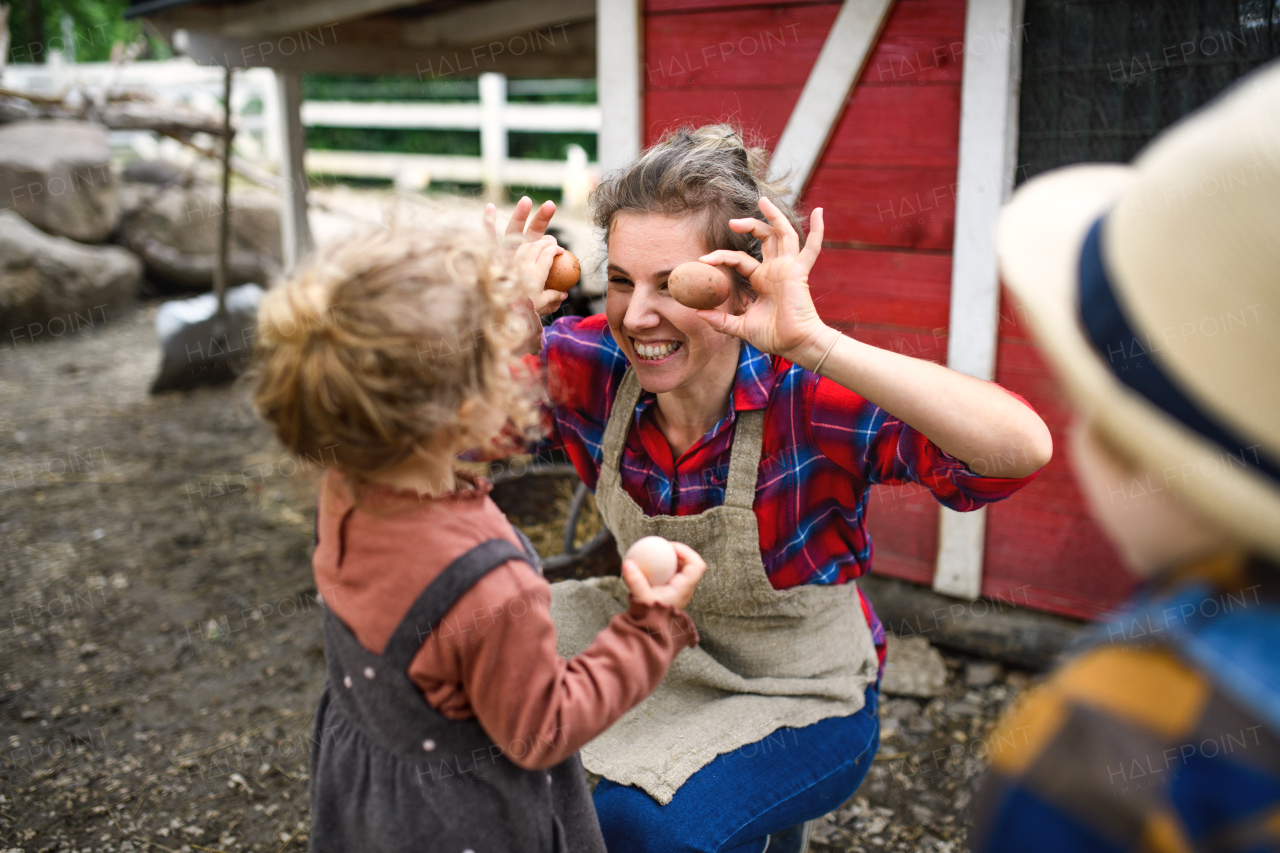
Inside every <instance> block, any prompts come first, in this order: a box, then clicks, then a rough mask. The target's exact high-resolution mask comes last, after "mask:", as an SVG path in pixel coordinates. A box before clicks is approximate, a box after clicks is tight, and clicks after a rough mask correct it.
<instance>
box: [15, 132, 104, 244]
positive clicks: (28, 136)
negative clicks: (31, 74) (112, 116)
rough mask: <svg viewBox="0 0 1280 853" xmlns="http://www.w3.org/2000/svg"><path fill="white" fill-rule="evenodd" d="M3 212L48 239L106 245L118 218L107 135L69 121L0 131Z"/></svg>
mask: <svg viewBox="0 0 1280 853" xmlns="http://www.w3.org/2000/svg"><path fill="white" fill-rule="evenodd" d="M0 208H9V209H11V210H16V211H17V212H18V213H20V214H22V216H23V217H24V218H25V219H26V220H27V221H28V222H31V223H32V224H34V225H36V226H37V227H39V228H41V229H43V230H45V231H47V232H49V233H50V234H56V235H59V236H62V237H70V238H71V239H73V240H78V241H80V242H81V243H100V242H102V241H103V240H106V239H107V237H109V236H110V235H111V232H112V231H114V230H115V227H116V221H117V218H118V217H117V210H116V193H115V179H114V177H113V176H112V174H111V148H110V146H109V145H108V144H107V129H106V128H105V127H103V126H102V125H100V124H92V123H90V122H84V121H72V120H69V119H34V120H31V121H15V122H12V123H10V124H6V125H4V126H3V127H0Z"/></svg>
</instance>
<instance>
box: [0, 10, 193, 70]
mask: <svg viewBox="0 0 1280 853" xmlns="http://www.w3.org/2000/svg"><path fill="white" fill-rule="evenodd" d="M128 7H129V3H128V0H25V2H24V0H15V2H10V4H9V34H10V38H9V61H10V62H45V61H46V58H47V57H48V55H49V54H50V53H59V52H61V51H63V50H64V49H65V48H66V47H67V46H68V41H69V42H70V45H69V46H70V47H71V48H72V49H73V50H74V52H75V60H76V61H77V62H105V61H106V60H108V59H110V58H111V46H112V45H113V44H115V43H116V42H123V43H125V44H130V43H132V42H133V41H135V40H136V39H137V38H138V36H140V35H142V32H143V30H142V23H141V22H140V21H126V20H125V19H124V12H125V10H126V9H127V8H128ZM63 18H70V19H71V26H72V30H71V36H70V39H66V38H64V36H63V29H62V21H63ZM148 41H149V49H148V51H147V53H146V54H144V56H146V58H150V59H163V58H166V57H168V56H171V55H172V52H171V51H170V50H169V49H168V47H167V45H165V44H164V43H163V42H161V41H159V40H157V39H153V38H148Z"/></svg>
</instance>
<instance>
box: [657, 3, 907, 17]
mask: <svg viewBox="0 0 1280 853" xmlns="http://www.w3.org/2000/svg"><path fill="white" fill-rule="evenodd" d="M831 2H832V3H834V4H835V5H837V6H838V5H840V4H839V0H831ZM911 2H914V0H911ZM812 3H813V0H645V4H644V14H645V17H646V18H647V17H649V16H651V15H660V14H671V13H674V14H677V15H679V14H684V13H688V12H703V11H711V10H714V11H717V12H719V13H720V14H723V15H730V14H733V13H735V12H737V11H740V10H743V9H747V8H755V7H759V6H798V5H802V4H803V5H812Z"/></svg>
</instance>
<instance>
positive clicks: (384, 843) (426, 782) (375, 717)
mask: <svg viewBox="0 0 1280 853" xmlns="http://www.w3.org/2000/svg"><path fill="white" fill-rule="evenodd" d="M517 532H518V531H517ZM521 539H522V540H523V541H524V542H525V551H524V552H522V551H521V550H520V549H519V548H517V547H516V546H515V545H513V544H512V543H510V542H508V541H506V540H502V539H492V540H490V541H488V542H484V543H482V544H480V545H477V546H476V547H475V548H473V549H472V550H470V551H468V552H467V553H465V554H463V555H462V556H461V557H459V558H458V559H456V560H454V561H453V562H452V563H450V564H449V565H448V566H447V567H446V568H445V570H444V571H443V572H442V573H441V574H440V575H439V577H437V578H436V579H435V580H434V581H432V583H431V584H430V585H429V586H428V587H427V588H426V589H425V590H423V592H422V594H421V595H420V596H418V599H417V600H416V601H415V602H414V603H413V606H412V607H410V608H409V612H408V614H407V615H406V616H405V618H404V619H403V621H401V623H400V624H399V626H397V627H396V629H395V631H394V632H393V633H392V635H391V639H390V640H389V641H388V642H387V645H386V648H385V649H383V652H382V654H380V655H376V654H373V653H372V652H370V651H369V650H367V649H366V648H364V647H363V646H361V645H360V643H359V641H357V640H356V638H355V635H354V634H352V633H351V631H350V629H348V628H347V626H346V625H345V624H343V622H342V621H341V620H340V619H338V617H337V616H335V615H334V614H333V612H332V611H331V610H330V609H329V608H327V607H326V608H325V609H324V646H325V658H326V662H327V669H328V672H327V675H326V679H325V687H324V692H323V694H322V695H321V697H320V707H319V709H318V710H317V711H316V720H315V732H314V742H313V744H312V751H311V850H312V853H354V851H360V853H426V851H432V853H434V851H441V853H465V851H471V853H511V851H517V850H518V851H542V853H567V851H574V853H579V851H589V852H590V853H604V849H605V847H604V839H603V838H602V836H601V834H600V825H599V822H598V820H597V819H596V812H595V807H594V806H593V805H592V803H591V793H590V791H589V789H588V788H587V783H586V778H585V776H584V774H583V771H582V762H581V760H580V759H579V757H578V755H577V754H574V755H573V756H572V757H570V758H568V759H566V760H565V761H563V762H561V763H560V764H557V765H556V766H555V767H553V768H551V769H550V770H523V769H521V768H520V767H518V766H517V765H515V764H514V763H512V762H511V761H510V760H509V759H508V758H507V757H506V756H505V755H504V754H503V751H502V749H501V748H500V747H499V746H498V745H496V744H494V742H493V741H492V740H491V739H490V738H489V736H488V735H487V734H485V732H484V729H482V728H481V727H480V724H479V722H477V721H476V720H475V719H470V720H450V719H448V718H446V717H444V716H443V715H441V714H440V713H439V712H438V711H436V710H435V709H434V708H432V707H431V706H430V705H428V704H427V701H426V699H424V698H423V696H422V693H421V692H420V691H419V690H418V688H417V686H416V685H414V683H413V682H412V681H411V680H410V678H409V675H408V670H409V663H410V662H411V661H412V660H413V657H414V655H416V654H417V652H418V649H419V648H421V646H422V643H423V641H424V640H425V639H426V638H427V637H428V636H429V635H430V633H431V631H432V630H434V629H435V627H436V625H437V624H438V623H439V622H440V620H441V619H442V618H443V617H444V615H445V614H446V613H447V612H448V610H449V608H450V607H452V606H453V604H454V602H455V601H457V600H458V598H459V597H460V596H461V595H462V594H463V593H465V592H466V591H467V590H468V589H470V588H471V587H472V586H473V585H474V584H475V583H476V582H477V581H478V580H480V578H482V577H484V575H486V574H487V573H488V572H490V571H492V570H493V569H495V568H497V567H498V566H500V565H502V564H503V563H504V562H506V561H507V560H512V559H519V560H525V561H527V562H529V563H530V564H531V565H533V566H534V567H535V569H538V570H539V571H540V566H541V563H540V561H539V560H538V555H537V553H536V552H535V551H533V548H532V546H531V545H529V544H528V540H527V539H524V537H523V535H522V536H521Z"/></svg>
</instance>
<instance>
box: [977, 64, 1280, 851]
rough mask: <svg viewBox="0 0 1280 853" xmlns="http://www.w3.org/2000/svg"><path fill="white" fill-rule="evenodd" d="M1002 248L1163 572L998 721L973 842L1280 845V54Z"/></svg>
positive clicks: (1120, 526)
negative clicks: (1278, 58) (1129, 162)
mask: <svg viewBox="0 0 1280 853" xmlns="http://www.w3.org/2000/svg"><path fill="white" fill-rule="evenodd" d="M996 242H997V250H998V253H999V256H1000V265H1001V273H1002V277H1003V280H1004V281H1005V283H1006V284H1007V286H1008V287H1009V288H1010V290H1012V291H1013V293H1014V295H1015V296H1016V297H1017V299H1018V300H1020V301H1021V303H1022V304H1023V305H1024V306H1025V308H1026V311H1027V315H1028V317H1029V318H1030V321H1031V323H1032V325H1033V327H1034V329H1035V332H1036V334H1037V336H1038V338H1039V340H1040V342H1041V343H1042V345H1043V346H1044V348H1045V350H1046V352H1047V354H1048V355H1049V357H1050V359H1051V360H1052V362H1053V363H1054V365H1055V367H1056V368H1057V371H1058V373H1059V375H1060V376H1061V378H1062V381H1063V383H1064V384H1065V386H1066V387H1067V389H1068V391H1069V392H1070V394H1071V397H1072V399H1073V402H1074V405H1075V408H1076V411H1077V418H1076V425H1075V427H1074V429H1073V435H1072V441H1071V455H1072V459H1073V462H1074V465H1075V468H1076V473H1077V478H1078V480H1079V482H1080V485H1081V488H1082V490H1083V492H1084V494H1085V497H1086V499H1087V501H1088V503H1089V504H1090V507H1091V509H1092V512H1093V514H1094V516H1095V517H1096V518H1097V520H1098V521H1099V523H1100V524H1101V525H1102V527H1103V528H1104V529H1105V530H1106V531H1107V533H1108V534H1109V535H1110V537H1111V538H1112V539H1113V540H1114V542H1115V544H1116V545H1117V547H1118V548H1119V550H1120V551H1121V553H1122V554H1123V555H1124V557H1125V559H1126V561H1127V562H1128V563H1129V564H1130V565H1131V566H1132V567H1133V569H1134V570H1135V571H1136V572H1138V573H1139V574H1141V575H1143V576H1145V577H1146V579H1147V580H1146V583H1145V584H1144V588H1143V590H1142V592H1141V594H1140V596H1139V597H1138V598H1137V599H1136V600H1135V601H1133V602H1131V603H1130V605H1129V606H1128V607H1127V608H1126V610H1125V612H1123V613H1122V614H1121V615H1119V616H1117V617H1116V618H1115V619H1114V621H1112V622H1110V623H1109V624H1106V625H1102V626H1100V627H1098V628H1096V629H1094V630H1092V631H1091V632H1090V634H1089V637H1088V639H1087V641H1086V642H1084V643H1083V644H1082V648H1081V649H1080V650H1078V651H1077V653H1076V654H1075V655H1074V657H1073V658H1072V659H1071V660H1070V662H1069V663H1067V664H1066V665H1064V666H1063V667H1062V668H1061V669H1060V670H1059V671H1058V672H1057V673H1056V674H1055V675H1053V676H1052V677H1051V678H1050V679H1049V680H1048V681H1047V683H1046V684H1044V685H1043V686H1042V687H1040V688H1039V689H1037V690H1036V691H1034V692H1032V693H1031V694H1029V695H1028V696H1027V697H1026V698H1025V699H1024V701H1023V702H1021V703H1020V704H1019V707H1018V708H1017V709H1015V710H1014V712H1013V713H1012V714H1011V715H1010V716H1009V718H1008V719H1006V720H1004V721H1003V722H1002V723H1001V724H1000V726H999V727H998V728H997V730H996V731H995V733H994V734H993V735H992V737H991V740H990V741H989V745H990V761H991V771H990V773H989V776H988V778H987V779H986V780H985V783H984V785H983V787H982V790H981V793H980V795H979V798H978V801H977V815H976V826H975V830H974V833H973V836H972V847H973V849H974V850H975V851H1023V850H1033V849H1039V850H1044V849H1050V850H1053V851H1128V850H1152V851H1156V850H1159V851H1190V850H1209V849H1212V850H1222V851H1246V850H1250V851H1252V850H1276V849H1280V653H1278V650H1280V65H1277V64H1272V65H1271V66H1270V67H1269V68H1267V69H1263V70H1262V71H1260V72H1258V73H1257V74H1255V75H1253V76H1251V77H1249V78H1247V79H1245V80H1244V81H1241V82H1240V83H1239V84H1237V86H1236V87H1235V88H1234V89H1233V90H1232V91H1230V92H1229V93H1228V94H1227V95H1225V96H1224V97H1223V98H1222V99H1220V100H1219V101H1218V102H1216V103H1215V104H1213V105H1211V106H1209V107H1207V108H1206V109H1204V110H1202V111H1200V112H1199V113H1197V114H1195V115H1194V116H1192V117H1189V118H1188V119H1186V120H1185V121H1183V122H1182V123H1180V124H1179V125H1178V126H1176V127H1174V128H1172V129H1171V130H1170V131H1168V132H1167V133H1165V134H1164V135H1162V136H1161V137H1160V138H1158V139H1157V140H1156V141H1155V142H1154V143H1153V144H1152V145H1151V146H1150V147H1148V148H1147V149H1146V150H1145V151H1144V152H1143V153H1142V154H1141V155H1140V156H1139V157H1138V158H1137V159H1136V160H1135V161H1134V163H1133V164H1132V165H1131V166H1119V165H1081V166H1073V167H1068V168H1064V169H1060V170H1057V171H1054V172H1051V173H1048V174H1045V175H1043V176H1040V177H1037V178H1035V179H1034V180H1032V181H1029V182H1028V183H1027V184H1026V185H1025V186H1024V187H1022V188H1021V189H1020V190H1019V191H1018V192H1017V193H1016V194H1015V195H1014V197H1013V199H1012V200H1011V201H1010V202H1009V204H1008V205H1007V206H1006V208H1005V210H1004V211H1003V213H1002V215H1001V217H1000V220H999V223H998V226H997V234H996Z"/></svg>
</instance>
